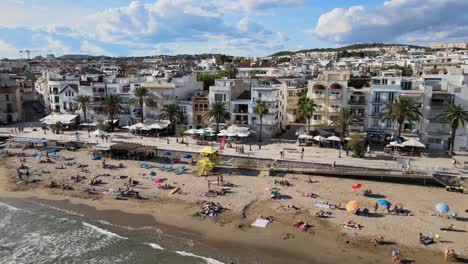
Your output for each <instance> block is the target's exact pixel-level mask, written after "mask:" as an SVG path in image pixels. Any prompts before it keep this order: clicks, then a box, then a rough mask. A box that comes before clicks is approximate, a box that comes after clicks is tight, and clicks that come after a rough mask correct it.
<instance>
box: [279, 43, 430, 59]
mask: <svg viewBox="0 0 468 264" xmlns="http://www.w3.org/2000/svg"><path fill="white" fill-rule="evenodd" d="M388 46H408V47H410V48H426V49H427V48H428V47H422V46H416V45H406V44H392V43H362V44H352V45H348V46H343V47H339V48H316V49H305V50H298V51H280V52H277V53H274V54H272V55H270V56H275V57H277V56H287V55H293V54H297V53H303V52H327V51H343V50H350V49H364V48H382V47H388Z"/></svg>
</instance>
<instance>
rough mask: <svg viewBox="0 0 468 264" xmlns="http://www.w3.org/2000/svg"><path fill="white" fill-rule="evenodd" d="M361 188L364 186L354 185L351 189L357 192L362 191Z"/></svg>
mask: <svg viewBox="0 0 468 264" xmlns="http://www.w3.org/2000/svg"><path fill="white" fill-rule="evenodd" d="M361 187H362V184H360V183H356V184H354V185H353V186H351V189H353V190H354V191H355V190H358V189H360V188H361Z"/></svg>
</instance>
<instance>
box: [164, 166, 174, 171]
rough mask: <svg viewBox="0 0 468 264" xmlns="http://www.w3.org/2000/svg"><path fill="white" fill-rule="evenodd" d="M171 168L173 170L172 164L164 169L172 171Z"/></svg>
mask: <svg viewBox="0 0 468 264" xmlns="http://www.w3.org/2000/svg"><path fill="white" fill-rule="evenodd" d="M173 170H174V166H172V165H171V166H169V167H167V168H166V169H165V171H173Z"/></svg>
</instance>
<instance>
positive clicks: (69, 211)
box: [37, 203, 84, 217]
mask: <svg viewBox="0 0 468 264" xmlns="http://www.w3.org/2000/svg"><path fill="white" fill-rule="evenodd" d="M37 204H38V205H40V206H43V207H47V208H50V209H54V210H57V211H60V212H63V213H67V214H69V215H76V216H81V217H84V215H82V214H80V213H77V212H75V211H71V210H67V209H62V208H59V207H55V206H52V205H48V204H43V203H37Z"/></svg>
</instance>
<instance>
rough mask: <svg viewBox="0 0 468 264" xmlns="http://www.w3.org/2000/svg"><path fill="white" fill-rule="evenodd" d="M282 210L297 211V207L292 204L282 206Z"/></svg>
mask: <svg viewBox="0 0 468 264" xmlns="http://www.w3.org/2000/svg"><path fill="white" fill-rule="evenodd" d="M283 208H284V209H293V210H299V207H296V206H295V205H294V204H288V205H285V206H283Z"/></svg>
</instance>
